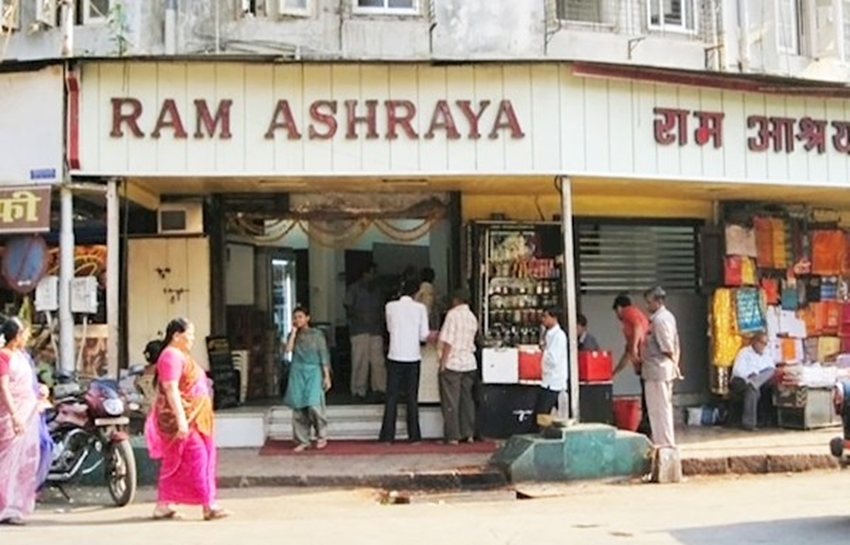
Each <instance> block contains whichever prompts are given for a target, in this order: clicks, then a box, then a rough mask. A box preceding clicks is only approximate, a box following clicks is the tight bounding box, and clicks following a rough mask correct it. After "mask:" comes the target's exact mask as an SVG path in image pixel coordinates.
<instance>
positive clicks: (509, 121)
mask: <svg viewBox="0 0 850 545" xmlns="http://www.w3.org/2000/svg"><path fill="white" fill-rule="evenodd" d="M503 117H504V120H503V119H502V118H503ZM500 129H508V130H510V131H511V138H517V139H519V138H522V137H524V136H525V133H523V132H522V127H520V126H519V119H517V116H516V112H514V106H513V104H511V101H510V100H503V101H501V102H499V111H498V113H497V114H496V121H495V122H493V130H491V131H490V138H499V130H500Z"/></svg>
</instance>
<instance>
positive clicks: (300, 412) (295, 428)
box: [283, 307, 331, 452]
mask: <svg viewBox="0 0 850 545" xmlns="http://www.w3.org/2000/svg"><path fill="white" fill-rule="evenodd" d="M292 324H293V326H294V328H293V330H292V332H291V333H290V334H289V337H288V338H287V340H286V352H287V353H288V354H290V355H291V363H290V366H289V383H288V384H287V387H286V395H284V397H283V403H284V404H285V405H286V406H287V407H290V408H291V409H292V437H293V439H294V440H295V443H296V445H295V450H296V451H297V452H301V451H304V450H307V449H308V448H310V446H311V444H312V439H313V431H315V432H316V448H317V449H323V448H325V447H326V446H327V445H328V439H327V427H328V421H327V418H326V417H325V392H327V391H328V390H330V389H331V358H330V353H329V352H328V343H327V341H326V339H325V335H324V333H322V332H321V331H319V330H318V329H313V328H311V327H310V312H309V311H308V310H307V309H306V308H303V307H298V308H296V309H295V312H293V313H292Z"/></svg>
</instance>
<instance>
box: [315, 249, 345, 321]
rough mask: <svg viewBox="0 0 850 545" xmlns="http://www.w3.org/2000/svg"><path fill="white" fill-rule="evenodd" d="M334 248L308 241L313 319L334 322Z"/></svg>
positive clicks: (335, 270) (335, 277) (335, 251)
mask: <svg viewBox="0 0 850 545" xmlns="http://www.w3.org/2000/svg"><path fill="white" fill-rule="evenodd" d="M336 253H337V250H336V249H335V248H328V247H326V246H322V245H321V244H317V243H315V242H313V241H310V251H309V252H308V255H309V261H310V307H311V309H310V312H311V314H312V315H313V321H316V322H331V323H334V318H335V314H336V313H335V312H334V310H335V307H336V305H337V303H338V301H336V299H335V292H336V289H335V288H336V282H337V266H336V262H337V259H336Z"/></svg>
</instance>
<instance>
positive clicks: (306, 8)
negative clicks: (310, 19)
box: [278, 0, 310, 15]
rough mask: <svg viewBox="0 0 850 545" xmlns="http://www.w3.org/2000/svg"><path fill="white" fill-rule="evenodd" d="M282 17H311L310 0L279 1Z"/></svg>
mask: <svg viewBox="0 0 850 545" xmlns="http://www.w3.org/2000/svg"><path fill="white" fill-rule="evenodd" d="M278 3H279V4H278V5H279V7H280V13H281V15H309V14H310V0H278Z"/></svg>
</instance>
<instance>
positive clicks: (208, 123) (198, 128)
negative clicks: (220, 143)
mask: <svg viewBox="0 0 850 545" xmlns="http://www.w3.org/2000/svg"><path fill="white" fill-rule="evenodd" d="M232 105H233V101H232V100H229V99H225V100H221V101H219V103H218V108H217V109H216V111H215V117H213V116H212V114H211V113H210V108H209V106H208V105H207V101H206V100H204V99H202V98H200V99H197V100H195V138H203V137H204V132H203V130H202V129H205V130H206V133H207V136H208V137H209V138H213V137H214V136H215V130H216V128H217V127H218V126H219V125H221V132H220V133H219V135H218V136H219V138H221V139H222V140H227V139H228V138H230V137H231V136H232V135H231V134H230V107H231V106H232Z"/></svg>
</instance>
